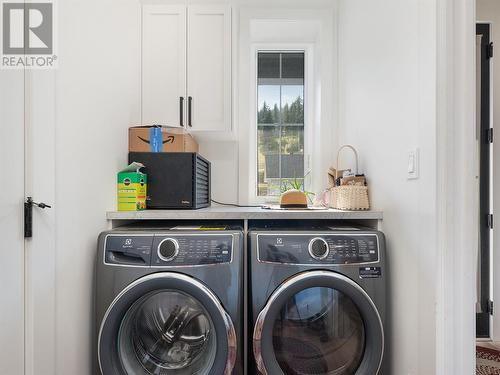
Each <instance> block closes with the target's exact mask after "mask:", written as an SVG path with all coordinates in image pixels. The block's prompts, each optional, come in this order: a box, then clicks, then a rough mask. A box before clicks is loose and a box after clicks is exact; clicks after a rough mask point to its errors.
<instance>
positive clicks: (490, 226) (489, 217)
mask: <svg viewBox="0 0 500 375" xmlns="http://www.w3.org/2000/svg"><path fill="white" fill-rule="evenodd" d="M486 216H487V217H486V220H487V223H488V228H490V229H493V214H488V215H486Z"/></svg>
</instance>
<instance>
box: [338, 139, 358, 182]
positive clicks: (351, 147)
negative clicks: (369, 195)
mask: <svg viewBox="0 0 500 375" xmlns="http://www.w3.org/2000/svg"><path fill="white" fill-rule="evenodd" d="M345 148H349V149H351V150H352V152H354V156H355V157H356V174H358V164H359V163H358V152H357V151H356V149H355V148H354V147H353V146H351V145H343V146H342V147H340V148H339V150H338V151H337V167H336V169H335V180H336V179H337V178H339V175H338V174H339V164H340V163H339V161H340V152H341V151H342V150H343V149H345Z"/></svg>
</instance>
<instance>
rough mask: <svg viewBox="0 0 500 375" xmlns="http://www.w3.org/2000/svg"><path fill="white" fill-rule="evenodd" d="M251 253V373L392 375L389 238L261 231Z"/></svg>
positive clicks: (349, 231)
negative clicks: (387, 328)
mask: <svg viewBox="0 0 500 375" xmlns="http://www.w3.org/2000/svg"><path fill="white" fill-rule="evenodd" d="M249 249H250V257H251V260H250V270H249V277H250V281H249V285H250V287H251V289H250V295H251V300H250V308H249V310H250V315H251V322H252V323H253V327H252V328H253V342H252V344H253V355H254V358H253V361H250V363H251V364H253V366H254V368H253V369H252V370H251V373H257V372H260V373H261V374H265V375H283V374H286V375H313V374H324V375H328V374H330V375H340V374H343V375H352V374H355V375H375V374H385V373H386V372H385V371H384V370H383V357H384V315H385V277H386V269H385V245H384V235H383V234H382V233H381V232H378V231H374V230H366V229H360V228H340V229H333V228H320V229H301V230H286V229H255V230H251V231H250V236H249ZM249 331H252V330H251V329H250V330H249Z"/></svg>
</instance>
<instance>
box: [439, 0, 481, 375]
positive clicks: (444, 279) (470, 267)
mask: <svg viewBox="0 0 500 375" xmlns="http://www.w3.org/2000/svg"><path fill="white" fill-rule="evenodd" d="M475 5H476V4H475V1H469V0H437V20H436V21H437V103H436V104H437V106H436V109H437V113H436V115H437V117H436V119H437V128H436V136H437V143H436V145H437V150H436V151H437V176H436V180H437V207H436V210H437V227H436V236H437V244H436V245H437V268H436V272H437V275H436V280H437V285H436V288H437V289H436V293H437V301H436V374H473V373H475V343H476V337H475V336H476V330H475V319H473V317H475V313H476V311H475V280H476V273H477V270H476V264H477V259H476V257H475V252H473V251H470V249H474V248H476V247H477V242H476V241H475V239H476V237H477V218H476V216H475V215H470V213H471V212H474V206H475V203H474V199H475V192H476V188H475V186H474V185H475V181H474V170H475V165H474V158H472V157H471V155H473V154H474V152H475V147H476V144H475V134H474V132H475V127H474V126H471V124H475V121H476V120H475V117H476V112H475V110H476V109H475V105H476V103H475V102H476V98H475V91H476V77H475V75H476V72H475V56H476V54H475V48H476V33H475V25H476V19H475V18H476V10H475Z"/></svg>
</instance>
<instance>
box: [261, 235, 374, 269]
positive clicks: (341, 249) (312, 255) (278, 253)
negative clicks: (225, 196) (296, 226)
mask: <svg viewBox="0 0 500 375" xmlns="http://www.w3.org/2000/svg"><path fill="white" fill-rule="evenodd" d="M257 241H258V247H257V251H258V258H257V259H258V260H259V261H260V262H268V263H282V264H306V265H307V264H362V263H375V262H378V261H379V249H378V239H377V235H375V234H317V235H309V234H304V235H303V234H296V235H295V234H283V235H279V234H267V233H266V234H262V233H260V234H258V239H257Z"/></svg>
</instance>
